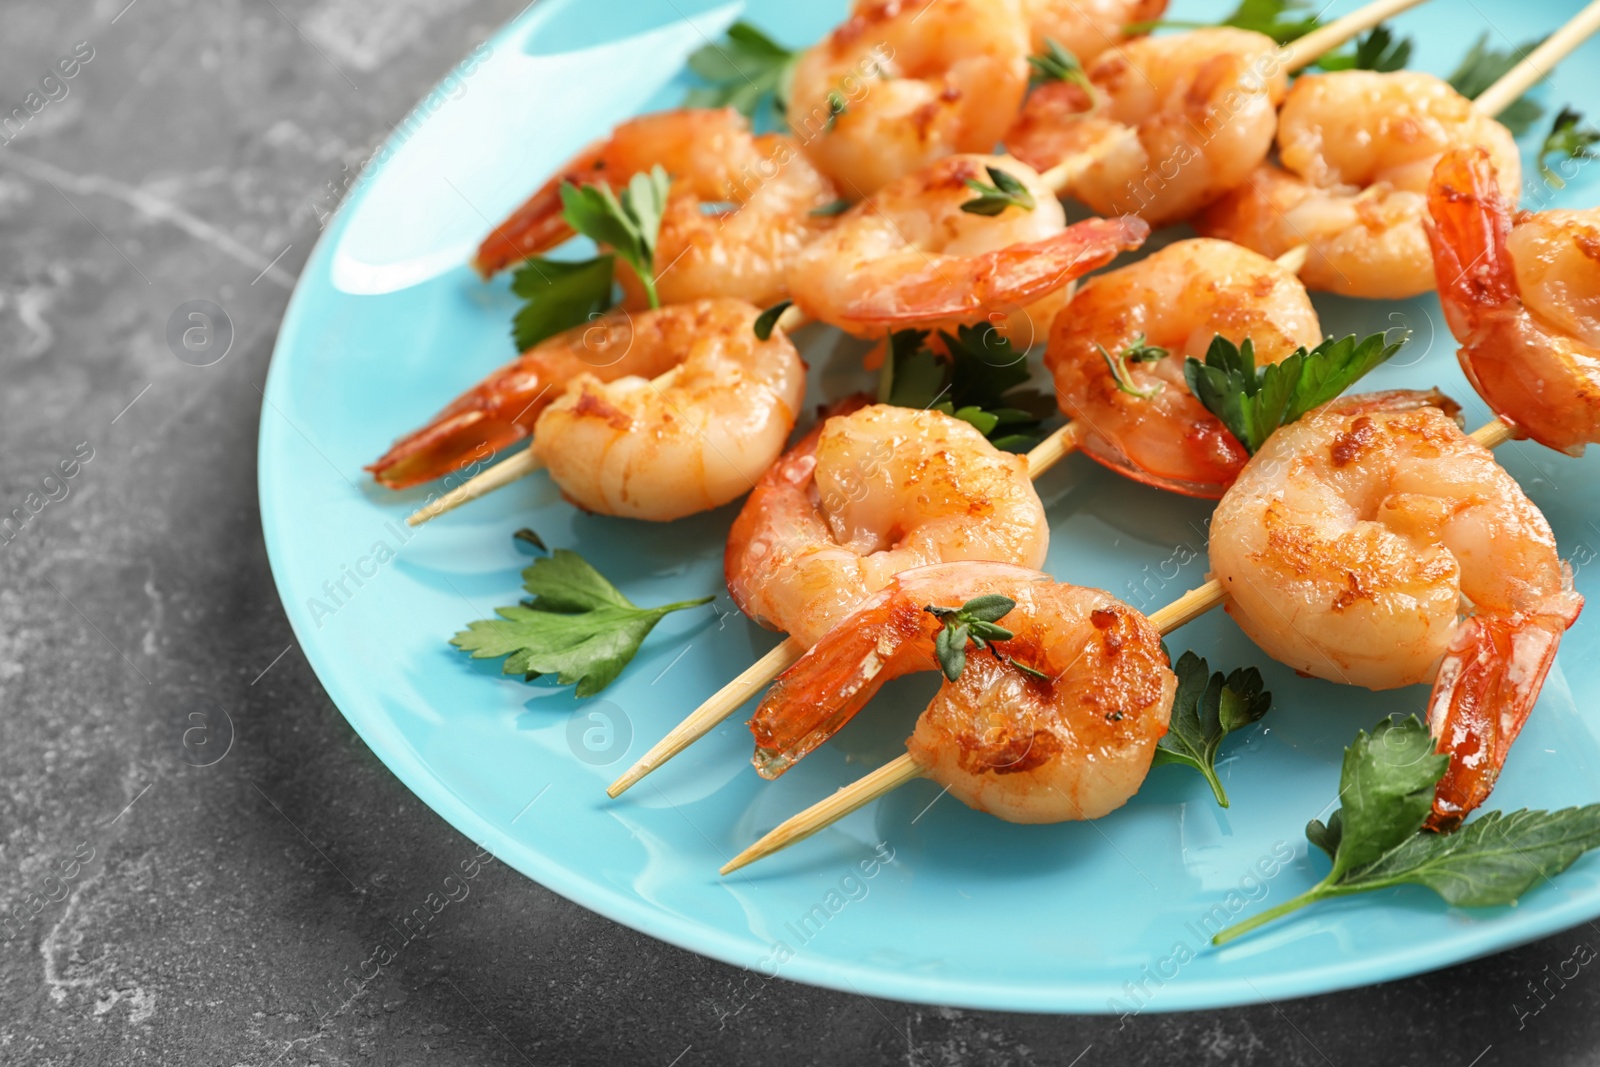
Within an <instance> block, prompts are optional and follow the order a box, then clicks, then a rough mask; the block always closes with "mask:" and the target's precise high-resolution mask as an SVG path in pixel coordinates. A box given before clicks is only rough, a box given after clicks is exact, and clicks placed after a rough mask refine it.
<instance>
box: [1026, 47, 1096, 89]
mask: <svg viewBox="0 0 1600 1067" xmlns="http://www.w3.org/2000/svg"><path fill="white" fill-rule="evenodd" d="M1028 65H1029V66H1030V67H1032V68H1033V75H1032V76H1031V77H1030V78H1029V80H1028V84H1029V86H1030V87H1032V88H1036V87H1038V86H1040V85H1043V84H1045V83H1046V82H1073V83H1074V84H1077V85H1081V86H1082V87H1083V88H1084V89H1086V90H1088V91H1089V92H1090V93H1091V95H1092V94H1093V92H1094V86H1092V85H1091V84H1090V83H1089V76H1088V75H1087V74H1085V73H1084V72H1083V64H1082V63H1080V62H1078V57H1077V56H1075V55H1073V54H1072V52H1071V51H1069V50H1068V49H1066V48H1064V47H1062V45H1061V42H1059V41H1057V40H1056V39H1055V38H1054V37H1046V38H1045V39H1044V51H1043V52H1041V53H1039V54H1038V55H1032V56H1029V57H1028Z"/></svg>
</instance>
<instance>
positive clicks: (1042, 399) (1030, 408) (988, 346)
mask: <svg viewBox="0 0 1600 1067" xmlns="http://www.w3.org/2000/svg"><path fill="white" fill-rule="evenodd" d="M927 339H928V333H927V331H925V330H897V331H895V332H894V333H892V334H890V335H889V351H888V352H887V353H886V354H885V356H884V360H883V371H882V374H881V376H880V377H879V379H878V401H879V402H880V403H884V404H894V405H896V406H897V407H907V408H923V409H931V410H934V411H942V412H944V413H945V414H946V415H953V416H955V417H956V418H958V419H961V420H962V421H964V422H967V423H970V424H971V425H972V426H973V427H975V428H976V429H977V430H978V432H979V433H981V434H983V435H984V436H985V437H987V438H989V440H990V442H991V443H993V445H994V446H995V447H996V448H998V449H1001V450H1002V451H1006V452H1025V451H1027V450H1028V449H1029V448H1032V447H1033V446H1034V445H1035V444H1037V443H1038V439H1039V437H1040V434H1039V427H1040V423H1042V422H1043V421H1044V420H1045V418H1047V417H1048V416H1049V415H1050V413H1051V412H1052V411H1054V410H1055V401H1054V400H1053V399H1052V398H1051V397H1049V396H1046V395H1045V394H1044V393H1042V392H1040V391H1039V390H1037V389H1032V388H1019V387H1020V386H1022V384H1023V383H1024V382H1026V381H1028V380H1029V378H1030V377H1032V375H1031V374H1030V372H1029V370H1028V363H1027V356H1026V354H1024V353H1021V352H1018V351H1017V350H1016V349H1015V348H1014V347H1013V346H1012V344H1011V341H1010V339H1008V338H1007V337H1006V336H1005V335H1003V334H1001V333H1000V332H999V331H998V330H996V329H995V328H994V327H993V326H991V325H989V324H988V323H981V324H979V325H976V326H958V327H957V328H956V332H955V333H954V334H950V333H947V332H943V331H941V332H940V334H939V339H940V341H941V342H942V343H943V345H944V347H945V350H946V351H947V352H948V353H949V358H948V359H946V358H943V357H941V356H939V355H938V354H936V353H935V352H933V351H932V350H931V349H929V348H928V347H927V344H926V342H927Z"/></svg>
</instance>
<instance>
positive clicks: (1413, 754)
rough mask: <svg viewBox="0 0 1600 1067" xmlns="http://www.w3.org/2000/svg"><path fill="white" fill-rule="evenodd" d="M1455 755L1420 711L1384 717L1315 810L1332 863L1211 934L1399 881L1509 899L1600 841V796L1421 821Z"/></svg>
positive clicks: (1233, 933) (1467, 897)
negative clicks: (1326, 804)
mask: <svg viewBox="0 0 1600 1067" xmlns="http://www.w3.org/2000/svg"><path fill="white" fill-rule="evenodd" d="M1449 762H1450V757H1449V756H1446V755H1443V754H1440V753H1437V752H1435V751H1434V741H1433V738H1432V737H1430V736H1429V734H1428V728H1427V727H1426V726H1424V725H1422V723H1421V722H1419V721H1418V720H1417V719H1416V718H1415V717H1412V718H1409V719H1407V720H1405V721H1404V722H1398V723H1397V722H1393V721H1389V720H1385V721H1384V722H1381V723H1379V724H1378V726H1377V728H1376V729H1375V730H1373V732H1372V736H1371V737H1368V736H1367V734H1366V733H1365V732H1364V731H1363V732H1362V733H1359V734H1357V735H1356V739H1355V741H1354V742H1353V743H1352V744H1351V745H1350V747H1349V748H1347V749H1345V755H1344V767H1343V769H1342V770H1341V772H1340V775H1339V796H1340V798H1341V799H1342V800H1343V803H1344V806H1343V807H1342V808H1340V809H1339V810H1338V811H1336V812H1334V813H1333V816H1332V818H1330V819H1329V820H1328V821H1327V823H1326V824H1324V823H1322V822H1319V821H1318V820H1315V819H1313V820H1312V821H1311V822H1310V823H1309V824H1308V825H1307V826H1306V837H1307V839H1309V840H1310V841H1311V843H1312V844H1314V845H1316V846H1317V847H1318V848H1320V849H1322V850H1323V851H1324V852H1326V853H1328V855H1329V857H1330V858H1331V859H1332V860H1333V866H1332V868H1331V869H1330V870H1329V871H1328V874H1327V876H1326V877H1325V878H1323V879H1322V881H1320V882H1318V883H1317V884H1316V885H1315V886H1313V887H1312V888H1311V889H1310V890H1308V891H1306V892H1305V893H1302V894H1300V895H1299V896H1298V897H1295V898H1294V899H1292V900H1289V901H1286V902H1284V903H1283V904H1280V905H1278V906H1277V907H1275V908H1270V909H1268V910H1267V911H1264V912H1262V913H1261V914H1259V915H1256V916H1253V917H1251V918H1249V919H1247V920H1245V921H1244V922H1242V923H1239V924H1237V925H1235V926H1231V927H1229V928H1228V929H1226V930H1223V931H1221V932H1220V933H1218V934H1217V935H1216V936H1215V937H1213V938H1212V939H1211V940H1212V943H1213V944H1218V945H1220V944H1223V943H1225V942H1228V941H1232V940H1233V939H1234V938H1236V937H1239V936H1240V935H1242V934H1245V933H1248V932H1249V931H1251V930H1254V929H1256V928H1257V927H1259V926H1261V925H1263V924H1265V923H1268V922H1271V921H1272V920H1273V919H1277V918H1279V917H1281V916H1283V915H1287V914H1288V913H1290V912H1292V911H1296V910H1298V909H1300V908H1303V907H1305V906H1306V905H1307V904H1312V903H1315V902H1317V901H1319V900H1327V899H1330V898H1332V897H1340V896H1348V895H1350V894H1352V893H1365V892H1368V891H1370V890H1373V889H1385V888H1388V887H1390V886H1398V885H1420V886H1426V887H1428V888H1429V889H1432V890H1433V891H1434V892H1435V893H1438V894H1439V895H1440V896H1441V897H1443V898H1444V899H1445V900H1446V901H1447V902H1449V903H1451V904H1455V905H1458V906H1462V907H1490V906H1494V905H1502V904H1511V903H1514V902H1515V901H1516V899H1517V898H1518V897H1519V896H1521V895H1522V894H1523V893H1525V892H1526V891H1527V890H1528V889H1529V888H1530V887H1532V886H1533V885H1535V884H1536V883H1538V882H1539V881H1541V880H1543V879H1546V878H1549V877H1550V876H1552V875H1555V874H1559V873H1560V872H1561V871H1564V870H1566V869H1567V868H1568V867H1570V866H1571V865H1572V863H1573V861H1574V860H1576V859H1577V858H1578V857H1579V856H1581V855H1583V853H1585V852H1587V851H1588V850H1590V849H1592V848H1596V847H1600V804H1589V805H1587V806H1585V807H1581V808H1564V809H1562V810H1560V811H1527V810H1521V811H1514V812H1512V813H1511V814H1509V815H1502V814H1501V813H1500V812H1497V811H1491V812H1485V813H1484V814H1482V815H1480V816H1479V817H1478V818H1476V819H1474V820H1473V821H1472V822H1470V823H1468V824H1467V825H1466V826H1464V827H1462V828H1461V829H1460V830H1458V831H1456V832H1455V833H1453V834H1435V833H1431V832H1429V831H1426V830H1423V829H1422V825H1423V823H1424V821H1425V820H1426V819H1427V817H1428V813H1429V811H1431V810H1432V807H1433V791H1434V785H1435V784H1436V783H1437V782H1438V780H1439V779H1440V777H1442V776H1443V774H1444V771H1445V768H1446V766H1448V764H1449Z"/></svg>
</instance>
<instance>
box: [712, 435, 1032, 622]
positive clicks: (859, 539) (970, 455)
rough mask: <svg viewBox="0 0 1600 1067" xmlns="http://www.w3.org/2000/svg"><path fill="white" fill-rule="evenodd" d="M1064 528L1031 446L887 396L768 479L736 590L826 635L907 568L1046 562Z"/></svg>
mask: <svg viewBox="0 0 1600 1067" xmlns="http://www.w3.org/2000/svg"><path fill="white" fill-rule="evenodd" d="M1049 544H1050V530H1049V526H1048V524H1047V522H1046V520H1045V514H1044V505H1043V504H1042V503H1040V501H1039V494H1038V493H1037V492H1035V490H1034V488H1033V482H1032V481H1031V480H1029V478H1028V462H1027V460H1026V458H1024V457H1022V456H1015V455H1012V454H1010V453H1007V452H1001V451H1000V450H999V449H997V448H995V447H994V445H992V444H990V443H989V441H988V440H987V439H986V438H985V437H984V436H983V435H982V434H981V433H979V432H978V431H977V430H976V429H974V428H973V427H972V426H971V425H970V424H968V423H966V422H963V421H961V420H960V419H956V418H952V417H950V416H949V415H945V414H943V413H941V412H938V411H921V410H917V409H913V408H899V407H889V406H888V405H884V404H876V405H872V406H869V407H864V408H861V409H859V410H854V411H851V412H848V413H843V414H838V415H835V416H834V417H832V418H829V419H827V420H826V421H825V422H823V423H821V424H820V425H818V426H817V428H816V429H814V430H812V432H811V433H810V434H809V435H808V436H807V437H806V438H805V439H804V440H803V441H802V442H801V443H800V444H798V445H796V446H795V447H794V448H793V449H791V450H790V451H789V452H788V453H787V454H786V455H785V456H784V457H783V458H782V459H781V460H779V461H778V462H777V463H775V464H773V465H772V467H771V468H770V469H768V471H767V473H766V474H765V475H763V476H762V478H761V482H760V484H759V485H758V486H757V487H756V489H755V490H754V492H752V493H751V494H750V499H749V500H748V501H746V502H745V505H744V508H743V510H742V511H740V513H739V517H738V518H737V519H736V520H735V521H734V524H733V529H732V530H731V531H730V532H729V534H728V548H727V554H726V556H725V558H724V564H725V571H726V574H727V579H728V591H729V592H730V593H731V594H732V595H733V599H734V602H735V603H736V604H738V605H739V607H740V609H741V610H742V611H744V613H745V614H746V615H748V616H750V617H751V618H752V619H754V620H755V621H756V622H758V623H760V624H761V625H763V626H767V627H770V628H772V629H776V630H780V631H784V632H787V633H788V634H790V635H791V636H793V637H794V638H796V639H798V640H799V641H801V642H802V643H803V644H805V645H807V646H810V645H812V644H814V643H815V642H816V641H817V640H818V639H819V638H821V637H822V635H823V634H825V633H827V632H828V630H829V629H831V628H832V627H833V625H834V624H835V623H837V622H838V621H839V620H840V619H841V618H842V617H843V616H844V615H845V614H847V613H848V612H849V611H850V610H851V609H852V608H854V607H855V606H856V604H857V603H859V602H860V600H861V598H862V597H864V596H866V595H867V594H869V593H872V592H875V591H876V590H878V589H881V588H883V587H884V585H885V584H886V583H888V582H889V581H890V580H891V579H892V578H893V576H894V575H895V574H896V573H898V572H899V571H903V570H906V569H907V568H911V567H919V566H922V565H924V564H929V563H939V562H949V561H952V560H972V559H983V560H1004V561H1008V562H1011V563H1016V564H1020V565H1023V566H1028V567H1038V566H1040V565H1042V564H1043V563H1044V558H1045V553H1046V550H1047V549H1048V548H1049Z"/></svg>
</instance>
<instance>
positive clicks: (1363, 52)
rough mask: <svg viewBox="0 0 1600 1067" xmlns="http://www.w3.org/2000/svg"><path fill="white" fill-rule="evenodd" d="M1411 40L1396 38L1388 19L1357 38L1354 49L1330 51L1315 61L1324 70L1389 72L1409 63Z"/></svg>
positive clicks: (1402, 67) (1401, 68)
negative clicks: (1352, 50) (1351, 50)
mask: <svg viewBox="0 0 1600 1067" xmlns="http://www.w3.org/2000/svg"><path fill="white" fill-rule="evenodd" d="M1411 48H1412V41H1411V38H1409V37H1396V36H1395V35H1394V31H1393V30H1391V29H1390V28H1389V24H1388V23H1387V22H1380V23H1378V24H1377V25H1376V26H1374V27H1372V29H1370V30H1368V31H1367V32H1366V33H1364V34H1362V35H1361V37H1360V38H1359V39H1357V41H1356V47H1355V51H1354V52H1330V53H1329V54H1328V55H1325V56H1323V57H1322V58H1321V59H1319V60H1317V66H1318V67H1320V68H1322V69H1323V70H1372V71H1377V72H1378V73H1379V74H1392V73H1393V72H1395V71H1397V70H1404V69H1405V68H1406V64H1407V63H1410V62H1411Z"/></svg>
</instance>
